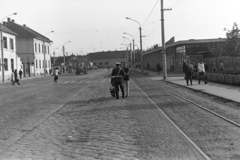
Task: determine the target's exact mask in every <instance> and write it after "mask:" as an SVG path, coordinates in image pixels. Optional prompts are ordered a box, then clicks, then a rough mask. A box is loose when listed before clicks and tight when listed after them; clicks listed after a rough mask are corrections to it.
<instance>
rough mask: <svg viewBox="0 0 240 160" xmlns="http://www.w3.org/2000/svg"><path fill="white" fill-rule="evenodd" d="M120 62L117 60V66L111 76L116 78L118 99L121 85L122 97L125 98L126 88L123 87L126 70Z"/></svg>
mask: <svg viewBox="0 0 240 160" xmlns="http://www.w3.org/2000/svg"><path fill="white" fill-rule="evenodd" d="M120 64H121V63H120V62H116V67H115V68H113V70H112V74H111V76H112V77H113V80H114V85H115V91H116V99H119V87H120V89H121V92H122V98H123V99H124V88H123V77H124V76H125V74H124V71H123V69H122V68H120Z"/></svg>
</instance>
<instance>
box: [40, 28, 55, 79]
mask: <svg viewBox="0 0 240 160" xmlns="http://www.w3.org/2000/svg"><path fill="white" fill-rule="evenodd" d="M53 32H54V31H51V32H48V33H46V34H44V36H43V55H44V76H46V71H47V69H46V68H47V67H46V65H47V63H46V50H47V47H46V46H45V36H46V35H47V34H49V33H53Z"/></svg>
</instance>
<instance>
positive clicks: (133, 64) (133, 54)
mask: <svg viewBox="0 0 240 160" xmlns="http://www.w3.org/2000/svg"><path fill="white" fill-rule="evenodd" d="M132 41H133V51H132V69H133V68H134V70H135V49H134V39H133V40H132Z"/></svg>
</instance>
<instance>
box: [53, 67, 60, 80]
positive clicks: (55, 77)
mask: <svg viewBox="0 0 240 160" xmlns="http://www.w3.org/2000/svg"><path fill="white" fill-rule="evenodd" d="M58 73H59V71H58V69H56V70H55V76H54V82H55V83H57V80H58Z"/></svg>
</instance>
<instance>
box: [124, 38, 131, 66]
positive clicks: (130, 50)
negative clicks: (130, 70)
mask: <svg viewBox="0 0 240 160" xmlns="http://www.w3.org/2000/svg"><path fill="white" fill-rule="evenodd" d="M123 38H125V39H127V40H128V41H129V42H130V61H131V67H132V55H131V51H132V44H131V40H130V39H128V38H126V37H124V36H123ZM127 61H128V62H129V56H127Z"/></svg>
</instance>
